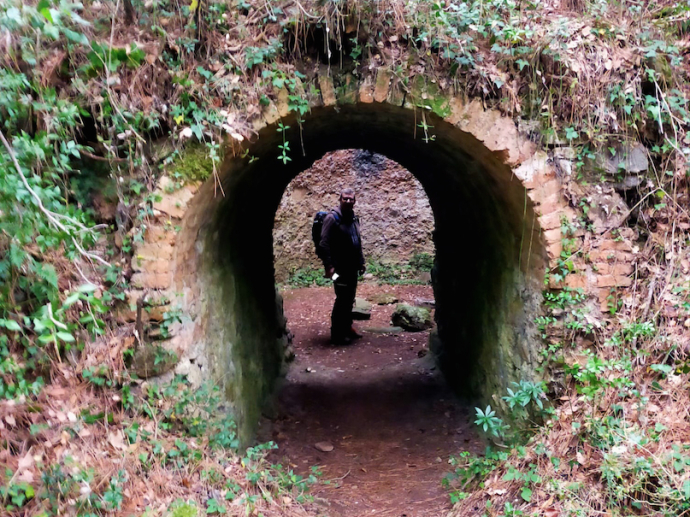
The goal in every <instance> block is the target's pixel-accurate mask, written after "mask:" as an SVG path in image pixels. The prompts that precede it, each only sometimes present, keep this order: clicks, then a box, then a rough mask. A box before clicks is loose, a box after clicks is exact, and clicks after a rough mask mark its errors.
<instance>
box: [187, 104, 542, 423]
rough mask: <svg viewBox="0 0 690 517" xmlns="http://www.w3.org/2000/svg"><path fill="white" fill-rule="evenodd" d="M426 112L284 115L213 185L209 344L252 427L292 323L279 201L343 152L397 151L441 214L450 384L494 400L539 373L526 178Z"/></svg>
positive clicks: (440, 355)
mask: <svg viewBox="0 0 690 517" xmlns="http://www.w3.org/2000/svg"><path fill="white" fill-rule="evenodd" d="M417 117H418V114H416V113H415V112H414V111H411V110H407V109H403V108H397V107H393V106H390V105H371V104H369V105H364V106H362V105H346V106H341V107H339V108H338V109H337V110H336V109H334V108H328V107H323V108H316V109H314V110H313V111H312V112H311V114H310V115H309V116H308V117H307V120H306V121H305V122H304V123H303V124H302V126H301V127H299V125H298V124H297V122H296V121H295V120H294V118H293V119H289V118H288V119H283V120H282V122H283V124H285V125H288V126H290V129H289V130H287V131H286V132H285V133H283V132H280V131H276V126H268V127H266V128H264V129H263V130H261V131H260V133H259V137H258V139H257V141H256V143H255V144H253V145H252V146H251V148H250V153H249V154H250V156H254V157H256V158H259V159H258V160H252V161H251V162H250V163H248V160H246V159H245V160H229V161H228V163H226V167H225V170H224V171H223V173H222V175H221V180H222V186H223V190H224V192H225V197H224V198H220V199H218V198H216V199H215V200H214V201H213V202H212V203H211V202H210V201H209V199H210V197H206V198H204V196H211V193H210V189H211V188H212V187H209V186H208V185H206V186H205V187H206V192H204V191H203V190H202V192H201V193H200V194H201V195H198V196H197V198H199V200H198V201H197V203H198V208H197V210H198V211H201V210H204V206H205V205H208V206H213V209H212V210H211V212H212V214H211V215H210V216H208V215H206V216H205V217H206V220H205V222H203V224H201V225H200V229H199V231H198V234H197V235H196V248H197V251H198V252H199V254H200V256H201V260H200V269H199V276H200V279H201V289H202V290H205V291H206V297H207V301H206V306H205V307H206V309H205V313H206V318H207V325H206V331H205V332H206V341H207V347H208V348H209V349H210V350H211V353H210V354H209V355H210V356H211V357H212V369H214V370H215V377H216V378H219V379H224V380H225V391H226V393H227V395H228V397H229V398H230V399H231V400H235V401H237V402H236V406H237V411H238V413H239V419H240V420H242V421H244V422H246V425H247V426H248V429H251V428H252V425H253V424H252V422H255V421H256V420H257V419H258V415H259V410H260V403H261V402H260V401H261V400H264V399H265V398H266V397H268V396H269V395H270V392H271V390H272V387H273V383H274V381H275V379H276V378H278V377H279V375H280V373H281V368H282V362H281V357H282V356H281V349H280V340H281V333H282V332H283V330H284V329H283V323H284V322H283V321H282V312H281V311H282V309H281V308H280V307H278V308H276V288H275V280H274V265H273V242H272V228H273V222H274V216H275V213H276V209H277V207H278V205H279V203H280V200H281V197H282V195H283V192H284V191H285V189H286V187H287V185H288V184H289V182H290V181H291V180H292V179H293V178H294V177H295V176H297V174H299V173H300V172H302V171H304V170H306V169H308V168H309V167H310V166H311V165H312V164H313V163H314V161H315V160H317V159H319V158H320V157H322V156H323V155H324V154H326V153H328V152H330V151H334V150H337V149H347V148H354V149H365V150H367V151H371V152H375V153H379V154H382V155H384V156H386V157H388V158H390V159H392V160H395V161H396V162H398V163H399V164H401V165H402V166H403V167H405V168H406V169H408V170H409V171H410V172H411V173H412V174H413V175H414V176H415V177H416V178H417V179H418V180H419V181H420V182H421V184H422V186H423V187H424V190H425V191H426V194H427V196H428V198H429V201H430V204H431V208H432V210H433V214H434V219H435V224H436V231H435V233H434V244H435V247H436V260H435V265H434V268H433V271H432V278H433V289H434V296H435V300H436V322H437V334H434V335H432V338H431V344H430V345H431V349H432V351H433V352H434V353H435V355H436V357H437V361H438V364H439V366H440V368H441V369H442V371H443V373H444V374H445V377H446V379H447V381H448V383H449V384H450V385H451V386H453V388H454V389H455V390H456V392H457V393H459V394H462V395H469V396H479V397H481V398H484V399H490V397H491V395H492V394H493V393H496V392H497V391H499V388H502V387H504V386H506V385H507V384H509V382H510V381H512V380H516V379H519V378H524V377H526V376H527V377H529V376H530V374H529V372H528V370H529V369H530V368H531V364H532V362H533V360H534V356H535V354H536V352H535V348H536V347H535V346H534V343H536V342H537V340H536V329H535V327H534V323H533V320H534V316H535V315H536V313H537V311H538V305H539V301H540V292H541V279H542V278H543V272H544V267H545V261H544V249H543V244H542V242H541V236H540V228H539V225H538V223H536V222H535V217H536V216H535V213H534V211H533V209H532V205H531V202H530V201H529V199H528V198H527V195H526V190H525V187H524V186H523V185H522V184H521V182H520V180H519V179H518V178H517V177H515V176H514V175H513V173H512V170H511V168H510V167H509V166H508V165H505V164H504V163H503V161H502V160H501V156H500V155H499V154H497V153H493V152H491V151H490V150H488V149H487V148H486V147H485V146H484V145H483V144H482V143H481V142H480V141H478V140H477V139H476V138H475V137H474V136H472V135H471V134H469V133H466V132H463V131H461V130H459V129H457V128H456V127H454V126H452V125H451V124H448V123H447V122H444V121H443V120H442V119H440V118H438V117H435V116H434V115H431V116H429V115H427V119H426V120H427V122H428V123H429V124H431V126H432V127H433V129H432V131H433V140H429V141H425V140H424V139H422V138H420V135H417V137H416V138H415V129H416V128H417V122H418V120H417ZM283 135H285V139H286V141H287V142H288V143H289V147H290V149H291V150H292V151H291V152H290V154H289V157H290V160H289V161H287V163H285V164H283V163H282V162H281V160H279V158H280V155H281V150H280V149H279V147H278V146H279V145H281V144H283ZM302 149H304V151H305V153H304V154H302V152H301V150H302ZM204 199H205V201H204ZM208 211H209V209H208V208H206V212H208ZM229 379H232V380H229Z"/></svg>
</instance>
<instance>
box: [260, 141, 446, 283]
mask: <svg viewBox="0 0 690 517" xmlns="http://www.w3.org/2000/svg"><path fill="white" fill-rule="evenodd" d="M346 187H351V188H353V189H354V190H355V193H356V199H357V202H356V206H355V212H356V214H357V217H358V219H359V222H360V227H361V232H362V248H363V251H364V256H365V259H366V261H367V262H368V263H369V274H368V275H366V276H365V279H368V278H369V277H371V276H373V274H374V273H375V274H376V276H377V278H380V279H391V280H393V279H397V278H399V279H400V280H405V281H422V282H427V281H429V273H428V265H429V264H430V263H431V262H432V261H433V257H434V251H435V250H434V242H433V237H432V236H433V230H434V215H433V212H432V210H431V206H430V204H429V198H428V197H427V195H426V192H425V191H424V187H422V185H421V183H420V182H419V181H418V180H417V179H416V178H415V177H414V176H413V175H412V174H411V173H410V172H409V171H408V170H407V169H405V168H404V167H402V166H401V165H400V164H398V163H396V162H394V161H393V160H390V159H389V158H386V157H385V156H383V155H380V154H376V153H372V152H370V151H365V150H362V149H341V150H338V151H333V152H331V153H327V154H326V155H325V156H323V157H321V158H319V159H318V160H317V161H316V162H314V164H313V165H312V166H311V167H310V168H309V169H307V170H305V171H302V172H300V173H299V174H298V175H297V176H296V177H295V178H294V179H293V180H292V181H291V182H290V183H289V184H288V186H287V188H286V189H285V192H284V193H283V196H282V198H281V201H280V205H279V206H278V210H277V212H276V217H275V223H274V226H273V257H274V267H275V278H276V281H277V282H279V283H285V282H288V284H290V285H304V284H306V282H308V281H310V280H312V279H314V278H316V279H319V278H321V277H322V273H323V266H322V264H321V261H320V260H319V258H318V257H317V255H316V253H315V250H314V243H313V240H312V222H313V218H314V214H316V213H317V212H318V211H320V210H329V209H332V208H335V207H337V206H338V204H339V193H340V192H341V191H342V190H343V189H344V188H346Z"/></svg>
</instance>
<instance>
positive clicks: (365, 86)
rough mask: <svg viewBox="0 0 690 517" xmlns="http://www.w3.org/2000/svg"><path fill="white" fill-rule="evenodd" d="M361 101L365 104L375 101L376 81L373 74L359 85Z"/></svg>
mask: <svg viewBox="0 0 690 517" xmlns="http://www.w3.org/2000/svg"><path fill="white" fill-rule="evenodd" d="M359 101H360V102H363V103H365V104H371V103H372V102H374V81H373V80H372V78H371V76H367V77H365V78H364V81H362V84H361V85H360V86H359Z"/></svg>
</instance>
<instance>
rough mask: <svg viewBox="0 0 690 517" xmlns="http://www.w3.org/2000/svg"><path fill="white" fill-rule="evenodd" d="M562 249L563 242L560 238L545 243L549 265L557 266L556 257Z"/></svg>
mask: <svg viewBox="0 0 690 517" xmlns="http://www.w3.org/2000/svg"><path fill="white" fill-rule="evenodd" d="M562 251H563V244H562V243H561V241H560V239H559V240H557V241H554V242H551V243H548V244H547V245H546V254H547V255H548V256H549V266H551V267H553V266H557V265H558V258H559V257H560V256H561V252H562Z"/></svg>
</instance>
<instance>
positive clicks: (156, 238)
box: [144, 226, 177, 245]
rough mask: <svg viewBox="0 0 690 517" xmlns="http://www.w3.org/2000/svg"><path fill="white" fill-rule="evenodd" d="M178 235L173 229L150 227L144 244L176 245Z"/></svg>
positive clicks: (147, 229) (145, 234)
mask: <svg viewBox="0 0 690 517" xmlns="http://www.w3.org/2000/svg"><path fill="white" fill-rule="evenodd" d="M176 236H177V233H176V232H175V231H173V230H172V229H169V228H165V227H163V226H149V227H148V228H146V232H145V233H144V242H146V243H150V244H158V243H161V244H169V245H173V244H174V243H175V237H176Z"/></svg>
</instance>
